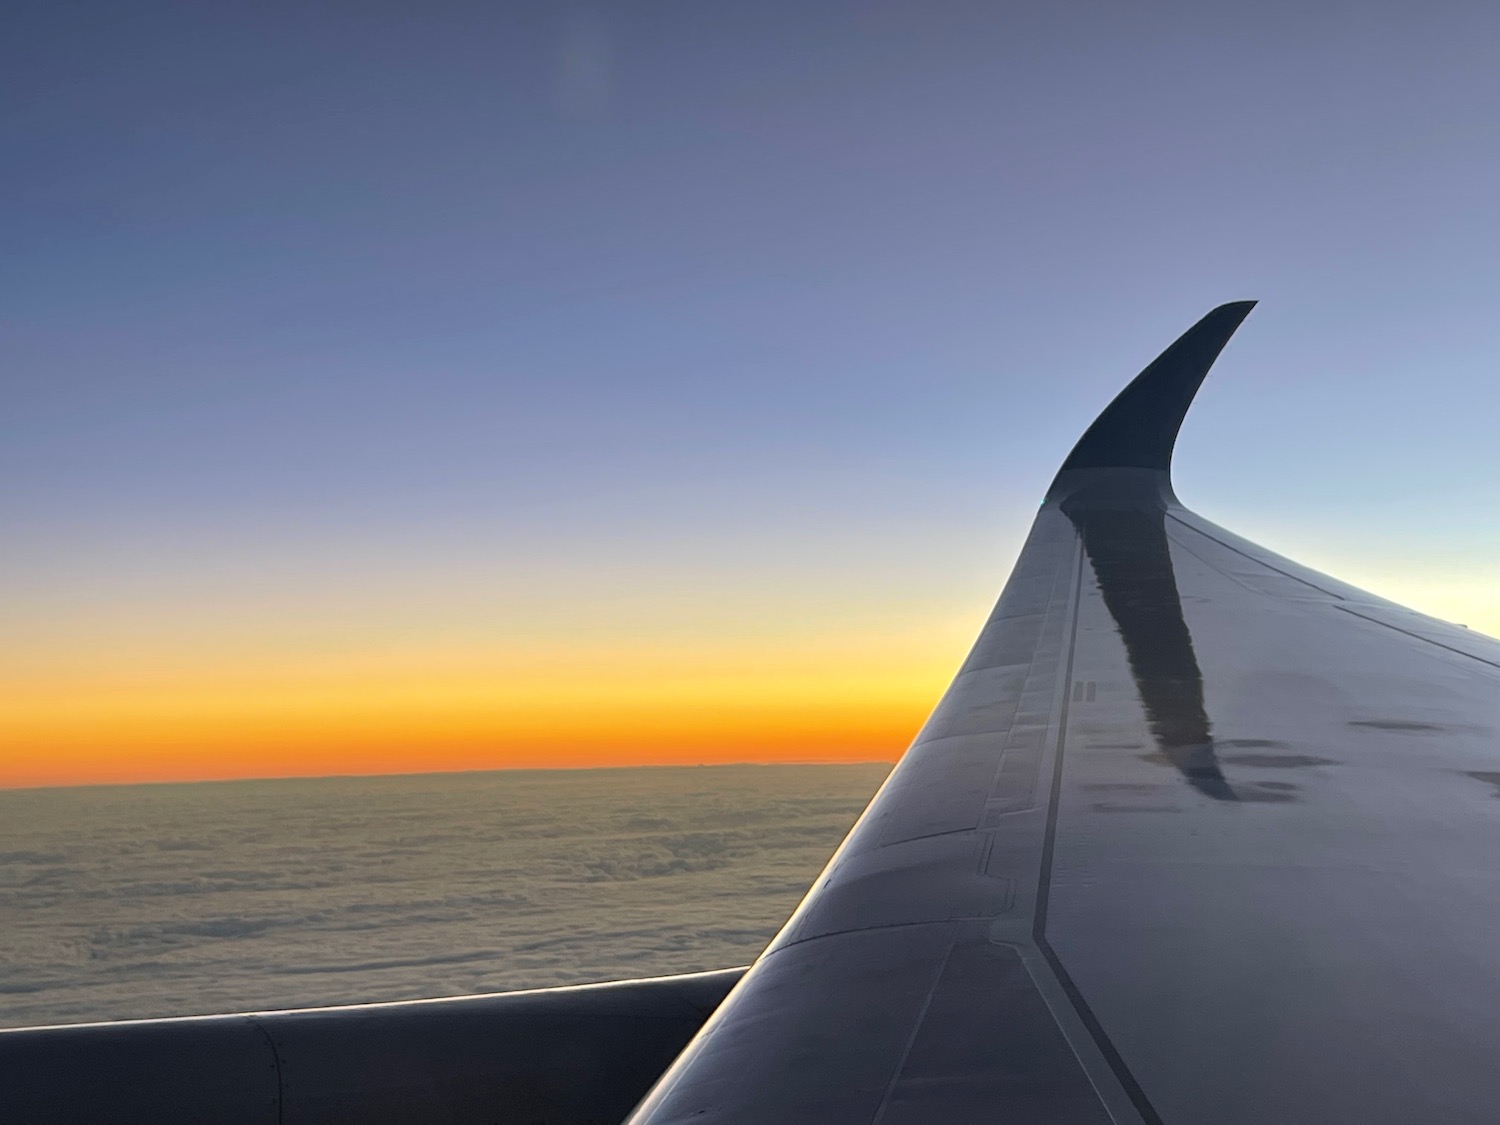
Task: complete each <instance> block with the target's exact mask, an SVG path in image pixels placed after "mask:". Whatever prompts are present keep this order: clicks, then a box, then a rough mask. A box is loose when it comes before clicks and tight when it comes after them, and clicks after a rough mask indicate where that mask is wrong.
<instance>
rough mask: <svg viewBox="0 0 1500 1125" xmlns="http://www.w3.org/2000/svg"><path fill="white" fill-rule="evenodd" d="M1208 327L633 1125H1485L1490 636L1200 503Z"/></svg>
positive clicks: (1493, 838)
mask: <svg viewBox="0 0 1500 1125" xmlns="http://www.w3.org/2000/svg"><path fill="white" fill-rule="evenodd" d="M1250 307H1251V305H1250V304H1249V303H1247V302H1241V303H1237V304H1233V305H1226V306H1223V307H1221V308H1219V309H1216V310H1214V311H1213V312H1211V313H1210V314H1209V315H1208V316H1207V317H1205V318H1204V319H1203V320H1202V321H1200V322H1199V323H1198V324H1197V325H1195V326H1194V327H1193V328H1192V329H1190V330H1189V331H1188V332H1187V333H1186V334H1185V335H1184V336H1183V337H1182V338H1181V339H1180V340H1178V341H1177V342H1176V343H1175V344H1173V345H1172V347H1170V348H1169V349H1168V350H1167V351H1166V352H1164V353H1163V355H1162V356H1161V357H1160V358H1159V359H1158V360H1157V361H1155V362H1154V363H1153V364H1152V365H1151V366H1149V367H1148V368H1147V369H1146V370H1145V371H1143V372H1142V374H1141V375H1140V376H1139V377H1138V378H1137V379H1136V380H1135V381H1134V382H1133V383H1132V384H1131V385H1130V386H1129V387H1127V388H1126V389H1125V390H1124V391H1123V392H1121V394H1120V395H1119V397H1118V398H1117V399H1116V400H1115V401H1114V402H1113V403H1112V404H1111V405H1110V406H1109V408H1107V409H1106V410H1105V412H1104V413H1103V414H1102V415H1101V416H1100V418H1099V420H1098V421H1096V422H1095V424H1094V425H1093V426H1092V427H1091V428H1090V429H1089V430H1088V432H1087V433H1086V434H1085V436H1084V438H1083V439H1082V440H1081V441H1080V442H1079V444H1078V446H1077V447H1076V448H1075V449H1074V451H1073V452H1072V454H1071V455H1070V456H1069V458H1068V459H1067V460H1066V462H1065V463H1064V465H1063V468H1062V470H1061V471H1060V472H1059V473H1058V476H1057V478H1056V480H1055V481H1054V482H1053V485H1052V487H1051V489H1050V490H1049V492H1048V495H1047V499H1046V502H1045V504H1044V505H1043V507H1042V510H1041V511H1040V513H1039V514H1038V516H1037V518H1036V522H1035V525H1034V526H1033V528H1032V531H1031V534H1030V536H1029V538H1028V539H1027V542H1026V545H1025V547H1024V548H1023V550H1022V552H1021V555H1020V558H1019V560H1018V562H1017V564H1016V567H1015V571H1014V573H1013V574H1012V576H1011V578H1010V581H1009V582H1008V583H1007V585H1006V587H1005V590H1004V592H1003V594H1002V595H1001V597H1000V600H999V603H998V605H997V606H996V608H995V610H994V612H993V614H992V615H991V617H990V618H989V620H988V621H987V623H986V624H985V626H984V628H983V630H982V632H981V633H980V636H979V639H978V641H977V642H976V644H975V646H974V648H973V651H972V652H971V653H970V655H969V657H968V659H967V661H966V662H965V663H964V665H963V666H962V668H961V670H960V672H959V674H958V676H957V678H956V679H955V680H954V682H953V685H952V686H951V687H950V688H949V690H948V692H947V693H946V695H945V696H944V697H943V699H942V701H941V702H940V703H939V705H938V707H937V709H936V710H935V711H934V713H933V715H932V717H931V718H930V719H929V721H928V723H927V724H926V726H925V727H924V728H923V730H922V731H921V733H920V734H919V736H918V738H917V740H916V741H915V743H914V744H913V746H912V748H911V749H910V750H909V751H908V752H907V754H906V756H905V757H904V758H903V759H902V761H901V762H900V763H899V765H898V766H897V768H896V769H895V771H894V772H893V773H892V775H891V777H890V778H889V780H888V781H887V782H886V784H885V786H884V787H883V788H882V789H881V791H880V793H878V794H877V795H876V797H875V799H874V800H873V801H872V802H871V804H870V807H869V808H868V809H867V810H866V812H865V814H864V816H863V817H862V818H861V819H860V821H859V823H858V824H857V825H856V826H855V828H854V830H853V831H852V832H851V834H850V836H849V837H848V839H847V840H846V841H845V843H844V844H843V846H842V847H841V848H840V850H839V851H838V852H837V854H836V855H835V856H834V858H833V859H832V860H831V861H830V863H829V865H828V867H827V868H826V869H825V871H824V872H823V874H822V875H821V876H820V878H819V879H818V881H817V882H816V883H815V884H814V886H813V888H812V890H811V891H810V892H809V894H808V896H807V897H806V899H805V900H804V901H803V903H802V905H801V906H800V907H799V908H798V910H797V912H796V913H795V914H794V915H793V917H792V918H791V920H790V921H789V922H788V923H787V925H786V927H785V928H784V929H783V930H782V931H781V933H780V934H779V936H778V937H777V938H776V939H775V941H774V942H773V943H772V944H771V946H770V947H769V948H768V949H767V951H766V953H765V954H764V955H763V956H762V957H761V958H760V960H759V961H758V962H757V963H756V964H755V965H754V966H753V967H752V968H751V970H750V972H749V973H748V974H747V975H746V976H745V978H744V979H743V980H742V981H741V982H740V984H739V985H738V986H737V987H736V988H735V990H734V991H733V992H732V993H731V994H730V996H729V998H728V999H727V1000H726V1001H725V1003H724V1004H723V1005H722V1006H721V1007H720V1008H719V1010H718V1011H717V1012H716V1014H715V1015H714V1016H713V1017H712V1018H711V1019H710V1020H709V1022H708V1024H707V1025H706V1026H705V1027H704V1029H703V1030H702V1031H701V1032H700V1033H699V1034H698V1035H697V1036H696V1037H695V1039H694V1040H693V1042H692V1043H691V1044H690V1045H689V1046H688V1048H687V1050H686V1051H685V1052H684V1053H683V1055H682V1056H681V1057H680V1058H679V1059H678V1060H677V1062H676V1063H675V1064H674V1065H673V1067H672V1068H671V1069H670V1070H668V1072H667V1073H666V1074H665V1075H664V1076H663V1078H662V1079H661V1081H660V1082H659V1083H658V1084H657V1085H656V1087H655V1088H654V1089H653V1091H652V1093H651V1094H650V1095H649V1096H648V1097H647V1098H646V1100H645V1101H644V1102H643V1103H642V1105H641V1106H640V1107H638V1109H637V1111H636V1113H635V1114H634V1115H633V1116H632V1118H631V1121H632V1122H633V1123H634V1125H687V1123H689V1122H692V1123H694V1125H752V1123H754V1125H762V1123H764V1122H770V1121H775V1122H779V1123H807V1125H969V1123H977V1122H992V1123H1006V1122H1014V1123H1018V1125H1092V1123H1095V1122H1097V1123H1108V1122H1114V1123H1116V1125H1156V1123H1160V1122H1165V1123H1167V1125H1266V1123H1267V1122H1309V1123H1328V1122H1346V1121H1347V1122H1360V1123H1361V1125H1410V1123H1412V1122H1418V1121H1420V1122H1424V1123H1429V1125H1430V1123H1433V1122H1453V1123H1470V1122H1476V1123H1477V1122H1489V1121H1493V1120H1495V1118H1496V1115H1497V1113H1500V1108H1497V1107H1500V1067H1497V1066H1495V1064H1494V1060H1495V1059H1496V1058H1497V1057H1500V939H1497V936H1496V935H1497V934H1500V864H1497V862H1496V860H1497V858H1500V800H1497V797H1500V744H1497V728H1500V643H1497V642H1495V641H1492V640H1490V639H1488V638H1485V637H1482V636H1479V635H1476V634H1474V633H1471V632H1469V631H1468V630H1465V629H1463V628H1461V627H1456V626H1452V625H1447V624H1445V623H1442V622H1439V621H1435V620H1433V619H1431V618H1427V617H1424V616H1422V615H1420V614H1416V613H1412V612H1411V611H1409V610H1405V609H1403V608H1401V607H1399V606H1396V605H1394V604H1392V603H1389V602H1386V601H1383V600H1381V599H1379V598H1376V597H1373V596H1372V595H1369V594H1366V593H1363V592H1362V591H1359V590H1356V589H1354V588H1352V587H1349V586H1347V585H1344V584H1343V583H1340V582H1337V581H1335V580H1333V579H1330V578H1327V577H1325V576H1323V575H1320V574H1318V573H1316V572H1313V571H1310V570H1308V569H1306V568H1304V567H1301V566H1299V565H1297V564H1295V563H1292V562H1290V561H1288V560H1286V559H1283V558H1280V557H1279V556H1277V555H1274V554H1272V553H1271V552H1268V551H1266V550H1263V549H1262V548H1259V547H1257V546H1255V545H1254V544H1251V543H1248V542H1246V541H1244V540H1242V539H1240V538H1238V537H1236V536H1234V535H1232V534H1230V533H1229V532H1226V531H1224V530H1223V529H1221V528H1218V527H1216V526H1215V525H1213V524H1211V523H1209V522H1208V521H1206V520H1203V519H1201V518H1200V517H1198V516H1197V515H1195V514H1193V513H1192V512H1190V511H1188V510H1187V509H1185V508H1183V507H1182V505H1181V504H1180V503H1179V502H1178V500H1177V498H1176V496H1175V495H1174V493H1173V490H1172V485H1171V478H1170V456H1171V450H1172V445H1173V442H1174V441H1175V438H1176V433H1177V428H1178V426H1179V424H1180V423H1181V421H1182V418H1183V415H1184V414H1185V412H1186V410H1187V407H1188V405H1189V403H1190V402H1191V400H1192V397H1193V395H1194V393H1195V392H1196V390H1197V388H1198V385H1199V384H1200V383H1201V381H1202V379H1203V376H1204V375H1205V374H1206V372H1207V370H1208V367H1209V365H1210V364H1212V362H1213V361H1214V359H1215V358H1216V357H1217V355H1218V353H1219V351H1220V349H1222V347H1223V346H1224V344H1225V342H1226V341H1227V340H1228V338H1229V336H1230V335H1231V334H1232V332H1233V331H1234V329H1235V328H1236V327H1237V326H1238V325H1239V323H1240V321H1241V320H1243V319H1244V317H1245V315H1246V314H1247V313H1248V312H1249V310H1250Z"/></svg>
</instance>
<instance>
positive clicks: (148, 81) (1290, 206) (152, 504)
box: [0, 0, 1500, 786]
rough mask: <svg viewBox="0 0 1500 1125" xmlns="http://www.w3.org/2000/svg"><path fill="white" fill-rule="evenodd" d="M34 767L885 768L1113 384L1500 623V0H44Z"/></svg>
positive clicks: (955, 658) (1384, 574)
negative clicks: (1192, 360)
mask: <svg viewBox="0 0 1500 1125" xmlns="http://www.w3.org/2000/svg"><path fill="white" fill-rule="evenodd" d="M3 20H4V24H5V27H4V34H3V35H0V143H3V148H0V151H3V154H4V158H3V159H0V786H27V785H51V784H74V783H91V782H128V781H149V780H186V779H199V778H216V777H242V776H284V775H323V774H342V773H385V772H411V771H426V770H447V769H473V768H494V767H504V766H539V765H561V766H569V765H578V766H584V765H606V764H608V765H620V764H658V763H689V762H715V761H744V760H890V759H893V758H895V757H897V756H898V755H899V754H900V753H901V751H902V750H903V749H904V748H905V746H906V745H907V743H908V742H909V741H910V739H911V737H912V735H913V734H914V732H915V730H916V729H917V727H918V726H919V725H920V723H921V721H922V719H923V718H924V717H925V715H926V713H927V711H928V710H929V709H930V707H931V706H932V704H933V703H934V702H935V700H936V699H937V697H938V695H939V694H940V692H941V690H942V689H943V687H944V686H945V685H946V683H947V681H948V679H949V678H950V676H951V675H952V672H953V670H954V669H955V668H956V666H957V665H958V663H959V662H960V660H961V659H962V657H963V654H964V651H965V650H966V648H967V645H968V643H969V641H970V639H971V638H972V636H973V634H974V633H975V632H976V631H977V629H978V627H979V625H980V624H981V623H982V621H983V618H984V616H985V614H986V612H987V611H988V608H989V605H990V603H991V602H992V600H993V598H994V596H995V594H996V593H997V592H998V590H999V589H1000V587H1001V585H1002V584H1003V582H1004V578H1005V575H1006V574H1007V572H1008V570H1009V567H1010V565H1011V562H1012V561H1013V559H1014V556H1015V553H1016V551H1017V549H1018V547H1019V545H1020V542H1021V539H1022V537H1023V536H1024V534H1025V531H1026V529H1027V527H1028V526H1029V523H1030V519H1031V516H1032V513H1033V512H1034V511H1035V508H1036V506H1037V503H1038V501H1039V499H1040V497H1041V495H1042V493H1043V492H1044V491H1045V488H1046V485H1047V483H1048V482H1049V481H1050V479H1051V476H1052V474H1053V472H1054V471H1055V470H1056V466H1057V465H1058V464H1059V463H1060V462H1061V460H1062V458H1063V457H1064V456H1065V455H1066V453H1067V450H1068V449H1069V448H1070V446H1071V444H1072V442H1073V441H1074V440H1075V439H1076V437H1077V436H1078V435H1079V434H1080V433H1081V432H1082V430H1083V429H1084V427H1085V426H1086V425H1087V423H1088V422H1089V421H1090V420H1091V419H1092V417H1093V416H1094V414H1095V413H1097V411H1098V410H1099V409H1100V408H1101V407H1102V406H1103V405H1104V404H1105V403H1106V402H1107V401H1108V400H1109V398H1110V397H1111V396H1112V395H1113V394H1114V392H1115V391H1116V390H1118V388H1119V387H1120V386H1121V385H1123V383H1124V382H1125V381H1127V380H1128V379H1129V378H1130V377H1131V376H1132V375H1134V374H1135V372H1136V371H1138V370H1139V369H1140V368H1141V367H1142V366H1144V364H1145V363H1146V362H1148V361H1149V360H1150V359H1151V358H1152V357H1153V356H1154V355H1155V354H1156V353H1157V352H1158V351H1159V350H1160V349H1161V348H1162V347H1164V346H1165V345H1166V344H1167V343H1169V342H1170V341H1171V340H1172V339H1173V338H1174V337H1175V336H1176V335H1177V334H1178V333H1179V332H1181V331H1182V330H1183V329H1184V328H1186V327H1187V326H1188V325H1189V324H1190V323H1192V321H1193V320H1195V319H1196V318H1197V317H1198V316H1200V315H1201V314H1202V313H1203V312H1205V311H1207V309H1209V308H1210V307H1212V306H1214V305H1216V304H1219V303H1221V302H1223V301H1228V300H1237V299H1243V298H1253V299H1258V300H1259V301H1260V302H1261V304H1260V305H1259V307H1258V308H1257V310H1256V311H1255V312H1254V313H1253V314H1252V316H1251V317H1250V319H1249V321H1248V322H1247V323H1246V325H1245V326H1244V327H1243V328H1242V329H1241V330H1240V333H1239V335H1238V336H1237V338H1236V339H1235V340H1234V341H1233V342H1232V343H1231V345H1230V346H1229V348H1228V349H1227V351H1226V352H1225V354H1224V356H1223V358H1222V359H1221V360H1220V362H1219V364H1218V365H1217V367H1216V368H1215V371H1214V374H1213V375H1212V376H1211V377H1210V380H1209V382H1208V383H1207V384H1206V386H1205V388H1204V390H1203V392H1202V394H1201V395H1200V396H1199V400H1198V404H1197V405H1196V406H1195V407H1194V409H1193V411H1192V413H1191V415H1190V416H1189V419H1188V423H1187V426H1186V428H1185V430H1184V433H1183V435H1182V438H1181V441H1180V442H1179V445H1178V454H1177V464H1176V478H1177V482H1178V492H1179V494H1180V495H1181V496H1182V498H1183V500H1184V501H1185V502H1186V503H1188V504H1189V505H1190V506H1192V507H1193V508H1194V509H1195V510H1197V511H1199V512H1200V513H1201V514H1203V515H1205V516H1207V517H1208V518H1210V519H1213V520H1215V521H1216V522H1219V523H1222V524H1225V525H1227V526H1229V527H1231V528H1233V529H1234V530H1235V531H1237V532H1239V533H1241V534H1245V535H1247V536H1249V537H1250V538H1252V539H1255V540H1257V541H1258V542H1261V543H1263V544H1264V545H1266V546H1268V547H1271V548H1272V549H1274V550H1278V551H1281V552H1282V553H1284V554H1288V555H1290V556H1292V557H1294V558H1296V559H1298V560H1299V561H1302V562H1305V563H1307V564H1309V565H1312V566H1315V567H1318V568H1320V569H1323V570H1327V571H1329V572H1331V573H1334V574H1336V575H1337V576H1339V577H1340V578H1343V579H1346V580H1348V581H1352V582H1354V583H1356V584H1358V585H1362V586H1364V587H1366V588H1368V589H1371V590H1373V591H1375V592H1376V593H1379V594H1382V595H1384V596H1386V597H1391V598H1394V599H1396V600H1398V601H1402V602H1404V603H1406V604H1409V605H1412V606H1414V607H1415V608H1418V609H1421V610H1424V611H1426V612H1429V613H1433V614H1435V615H1437V616H1440V617H1443V618H1445V619H1448V620H1457V621H1461V622H1463V623H1465V624H1468V625H1470V626H1472V627H1474V628H1477V629H1483V630H1485V631H1488V632H1491V633H1497V632H1500V561H1497V560H1500V525H1497V521H1496V519H1495V511H1496V504H1495V495H1496V491H1497V489H1496V484H1497V481H1500V472H1497V469H1496V462H1495V456H1494V447H1495V433H1496V428H1495V427H1496V422H1495V419H1496V418H1497V417H1500V388H1497V381H1496V378H1495V373H1496V364H1497V358H1500V317H1497V316H1496V315H1495V311H1494V310H1495V309H1496V308H1497V307H1500V270H1497V269H1496V265H1495V263H1496V262H1497V260H1500V207H1497V205H1496V203H1495V200H1497V199H1500V112H1497V108H1500V68H1497V67H1496V66H1495V61H1494V60H1495V58H1496V57H1497V48H1500V7H1496V6H1495V5H1493V4H1487V3H1480V2H1465V3H1453V2H1438V3H1434V4H1427V5H1422V6H1418V5H1412V4H1394V3H1390V2H1374V3H1369V2H1366V3H1359V4H1355V3H1345V2H1342V0H1331V2H1325V3H1319V4H1315V5H1307V4H1293V3H1278V2H1271V3H1266V4H1262V5H1257V6H1255V7H1254V8H1253V9H1247V8H1246V7H1245V6H1244V5H1242V4H1234V5H1231V4H1225V3H1216V2H1212V0H1207V2H1204V0H1195V2H1175V0H1174V2H1168V3H1149V2H1148V3H1140V4H1130V5H1124V4H1117V3H1102V2H1098V3H1093V2H1082V3H1041V2H1037V3H949V2H944V0H936V2H931V0H929V2H922V3H908V2H886V0H865V2H861V3H839V2H832V0H808V2H799V3H795V4H794V3H784V2H780V0H771V2H765V3H756V4H701V3H699V4H690V3H659V2H654V0H641V2H638V3H636V2H632V3H615V4H608V5H603V4H601V5H587V4H583V3H569V2H561V0H557V2H549V3H540V2H537V3H531V2H525V3H484V4H480V3H457V2H442V0H434V2H431V3H423V4H390V3H381V2H361V3H352V2H350V3H298V4H289V3H274V2H273V3H265V2H257V3H254V4H246V3H233V2H225V3H219V4H212V5H202V4H187V3H158V2H153V0H142V2H141V3H136V4H130V5H121V4H108V3H93V2H87V0H84V2H60V0H49V2H45V3H32V2H28V0H17V2H16V3H12V4H9V5H7V6H6V10H5V13H4V16H3Z"/></svg>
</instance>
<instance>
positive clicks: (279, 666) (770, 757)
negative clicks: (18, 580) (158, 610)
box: [0, 639, 958, 788]
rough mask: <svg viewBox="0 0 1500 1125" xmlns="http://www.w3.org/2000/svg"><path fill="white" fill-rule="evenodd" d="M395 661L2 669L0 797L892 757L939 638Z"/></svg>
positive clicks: (930, 685) (941, 667)
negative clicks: (273, 780)
mask: <svg viewBox="0 0 1500 1125" xmlns="http://www.w3.org/2000/svg"><path fill="white" fill-rule="evenodd" d="M923 647H927V648H934V649H937V650H938V651H934V652H925V653H924V652H920V651H918V652H913V651H911V646H908V645H900V644H897V645H892V644H890V643H887V644H885V645H883V646H880V647H876V646H875V645H873V644H870V643H866V644H863V645H850V644H839V645H831V644H814V645H804V646H801V647H799V648H796V649H793V648H791V647H789V646H787V645H784V644H782V645H778V644H772V643H768V642H766V641H764V640H763V641H761V642H760V643H759V644H748V643H745V642H744V641H743V639H741V642H740V643H738V644H737V646H736V647H735V649H734V651H732V652H731V651H729V650H728V648H727V647H726V646H706V645H699V646H686V647H685V648H684V646H675V650H674V649H673V648H668V647H665V646H661V645H657V646H655V647H640V648H630V647H615V648H609V647H605V648H598V649H594V650H591V651H578V650H554V651H551V652H545V651H543V652H537V651H528V652H509V653H504V652H494V651H489V652H473V651H470V652H447V653H425V654H418V653H409V652H408V653H402V654H400V655H399V656H394V657H392V656H387V657H370V656H359V655H357V654H355V655H349V656H346V657H344V658H343V659H338V660H330V659H328V658H319V659H311V658H308V659H304V660H302V661H300V662H297V661H285V660H283V661H280V662H277V663H276V665H275V666H274V667H273V666H272V665H271V664H270V663H269V662H267V661H265V660H254V661H251V660H244V659H242V660H240V661H238V662H234V663H228V664H226V663H223V662H219V663H214V662H205V663H203V664H200V665H196V666H195V665H193V664H191V663H181V662H177V661H171V662H166V663H165V664H164V663H162V662H160V661H158V662H154V663H147V664H145V665H137V666H135V667H133V668H127V667H125V666H122V665H115V666H112V667H111V666H103V665H101V666H99V667H92V668H90V667H80V666H78V665H70V666H68V667H66V668H58V667H53V668H51V669H49V670H46V671H45V672H43V671H40V670H33V671H32V672H31V674H29V675H26V676H19V675H12V676H11V677H10V682H9V683H8V684H6V689H7V690H6V691H5V692H4V693H3V697H0V726H3V728H4V729H5V730H6V731H7V740H6V741H7V748H6V749H5V750H4V752H3V753H0V787H5V788H15V787H30V786H49V785H84V784H116V783H138V782H162V781H191V780H217V779H230V778H250V777H290V776H328V775H341V774H389V773H426V772H441V771H456V770H485V769H503V768H581V767H598V766H627V765H687V764H713V763H727V762H744V761H761V762H773V761H874V760H886V761H890V760H894V759H895V758H897V757H899V756H900V754H901V753H902V751H903V750H904V749H905V748H906V746H907V744H908V743H909V742H910V741H911V738H912V737H913V735H914V734H915V732H916V730H917V728H918V727H919V726H920V725H921V723H922V721H923V719H924V718H925V717H926V715H927V713H928V712H929V711H930V709H931V707H932V706H933V704H934V703H935V702H936V700H937V697H938V695H939V694H940V693H941V691H942V689H943V687H944V686H945V685H946V683H947V680H948V678H949V677H950V676H951V675H952V672H953V667H954V664H955V663H956V658H957V655H958V654H956V653H955V652H953V651H951V650H950V651H942V650H943V649H944V648H945V647H946V646H944V645H936V646H934V645H927V646H923Z"/></svg>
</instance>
